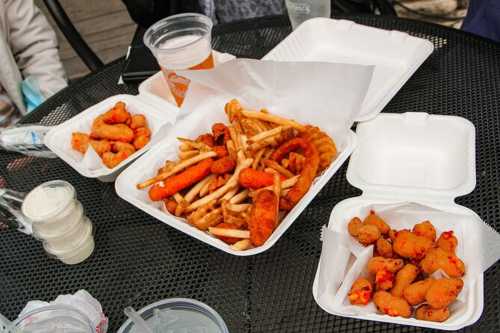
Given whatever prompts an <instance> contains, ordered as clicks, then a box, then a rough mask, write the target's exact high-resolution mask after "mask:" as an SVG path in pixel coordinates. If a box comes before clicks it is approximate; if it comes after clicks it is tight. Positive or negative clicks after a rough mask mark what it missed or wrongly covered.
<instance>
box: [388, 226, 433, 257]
mask: <svg viewBox="0 0 500 333" xmlns="http://www.w3.org/2000/svg"><path fill="white" fill-rule="evenodd" d="M432 246H433V242H432V241H431V240H430V239H428V238H426V237H423V236H417V235H415V234H414V233H412V232H410V231H408V230H401V231H398V232H397V233H396V239H395V240H394V243H393V246H392V249H393V250H394V252H396V253H397V254H398V255H400V256H401V257H403V258H409V259H417V260H418V259H421V258H423V257H424V256H425V254H426V253H427V251H429V249H430V248H431V247H432Z"/></svg>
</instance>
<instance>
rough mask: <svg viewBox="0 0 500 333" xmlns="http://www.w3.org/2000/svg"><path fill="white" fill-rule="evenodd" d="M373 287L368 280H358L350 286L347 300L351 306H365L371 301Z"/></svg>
mask: <svg viewBox="0 0 500 333" xmlns="http://www.w3.org/2000/svg"><path fill="white" fill-rule="evenodd" d="M372 296H373V285H372V283H371V282H370V280H368V279H365V278H358V279H357V280H356V281H354V283H353V284H352V287H351V290H350V291H349V294H348V296H347V297H348V298H349V301H350V302H351V304H353V305H366V304H368V303H369V302H370V301H371V300H372Z"/></svg>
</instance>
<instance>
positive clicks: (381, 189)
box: [313, 113, 484, 330]
mask: <svg viewBox="0 0 500 333" xmlns="http://www.w3.org/2000/svg"><path fill="white" fill-rule="evenodd" d="M356 135H357V139H358V146H357V148H356V150H355V151H354V152H353V154H352V156H351V159H350V162H349V166H348V170H347V178H348V180H349V182H350V183H351V184H352V185H354V186H356V187H358V188H360V189H362V190H363V194H362V195H361V196H359V197H356V198H350V199H347V200H344V201H342V202H340V203H339V204H337V205H336V206H335V207H334V209H333V211H332V213H331V216H330V222H329V224H328V228H329V229H331V230H334V231H336V232H338V233H340V234H344V235H345V237H346V238H348V239H350V241H349V242H350V244H357V243H356V241H355V240H354V239H352V238H351V237H350V236H348V231H347V224H348V222H349V220H350V219H351V218H352V217H354V216H359V217H361V218H363V217H364V216H365V215H366V214H367V213H368V211H369V210H370V209H372V208H374V207H378V208H376V209H375V210H376V211H377V213H379V214H380V215H381V216H382V217H383V218H386V222H387V223H388V224H389V225H391V224H393V225H392V226H393V227H395V228H396V229H402V228H410V227H412V226H413V225H414V224H416V223H418V222H421V221H423V220H426V219H430V220H431V221H432V222H433V223H434V225H435V227H436V229H437V231H438V233H440V232H442V231H445V230H449V229H452V230H454V231H455V232H456V236H457V238H458V240H459V247H458V249H457V255H458V256H459V257H460V258H462V260H463V261H464V263H465V265H466V269H467V272H466V275H465V277H464V282H465V287H464V290H463V291H462V293H461V295H459V297H462V298H463V302H462V303H460V302H457V304H455V305H453V306H454V307H453V308H452V316H451V317H450V318H449V319H448V320H447V321H445V322H443V323H435V322H428V321H422V320H417V319H414V318H408V319H406V318H402V317H390V316H387V315H382V314H379V313H377V311H376V310H375V308H373V311H372V312H371V313H364V312H363V311H357V312H356V310H355V309H356V307H353V306H350V304H349V303H348V301H347V302H345V303H342V304H344V306H343V307H341V308H339V307H338V306H335V305H334V304H338V302H341V301H342V299H340V298H341V297H342V295H344V294H345V291H346V290H347V291H348V290H349V289H350V284H352V279H355V278H357V276H354V275H353V273H351V274H349V272H350V270H351V269H354V268H353V267H354V266H355V265H356V261H357V260H358V259H356V258H358V255H356V256H354V255H353V252H351V251H347V249H346V248H345V247H342V245H340V244H338V245H336V246H337V249H336V250H335V251H332V252H329V253H322V255H321V256H322V258H321V259H320V265H318V270H317V272H316V278H315V281H314V285H313V295H314V298H315V300H316V302H317V303H318V305H319V306H320V307H321V308H323V309H324V310H325V311H327V312H329V313H331V314H335V315H340V316H346V317H353V318H358V319H366V320H375V321H382V322H390V323H397V324H404V325H412V326H422V327H428V328H436V329H445V330H457V329H460V328H462V327H465V326H468V325H471V324H473V323H474V322H475V321H477V320H478V319H479V317H480V316H481V313H482V311H483V303H484V295H483V273H482V269H481V268H480V267H479V266H480V265H479V264H478V263H477V262H478V261H480V260H478V253H476V252H477V251H475V250H474V249H475V248H477V244H478V243H480V242H481V241H484V237H482V236H483V235H482V233H483V232H484V226H483V225H484V222H483V221H482V220H481V218H480V217H479V216H478V215H477V214H475V213H474V212H473V211H471V210H470V209H468V208H465V207H462V206H460V205H457V204H455V203H454V199H455V197H457V196H459V195H465V194H467V193H469V192H471V191H472V190H473V189H474V187H475V174H476V171H475V128H474V125H473V124H472V123H470V122H469V121H468V120H466V119H464V118H460V117H454V116H439V115H428V114H425V113H405V114H381V115H379V116H377V117H376V118H375V119H374V120H372V121H369V122H365V123H361V124H359V125H358V127H357V132H356ZM390 205H392V206H395V205H396V206H395V207H393V208H392V210H391V208H387V207H389V206H390ZM399 205H401V206H399ZM411 205H415V206H418V207H424V208H419V209H418V210H416V208H415V210H412V209H410V208H408V207H412V206H411ZM381 207H382V208H381ZM384 207H385V208H384ZM384 210H385V212H384ZM385 214H392V215H388V216H387V215H385ZM433 218H434V219H433ZM353 248H355V247H354V246H353ZM330 249H331V248H330ZM471 249H472V250H471ZM341 251H343V252H341ZM322 252H323V251H322ZM332 253H336V255H340V256H341V257H342V258H348V257H349V256H351V258H352V259H351V261H350V262H349V261H348V260H347V259H346V260H345V261H343V260H335V262H332V260H325V258H329V256H331V255H332ZM339 253H343V254H344V255H341V254H339ZM358 254H359V253H358ZM323 256H324V257H323ZM331 258H332V257H330V259H331ZM325 262H326V264H325ZM481 262H482V260H481ZM321 263H324V264H323V265H327V266H326V267H325V266H322V264H321ZM326 270H333V271H336V270H338V272H340V273H339V274H341V275H340V276H341V277H342V278H341V281H346V284H345V285H341V284H338V282H334V281H333V280H331V279H330V278H327V281H329V282H328V283H329V284H330V285H329V288H331V290H328V292H327V293H320V291H319V281H320V279H321V278H322V277H320V275H321V274H320V272H325V271H326ZM342 272H344V273H342ZM468 272H469V273H468ZM323 274H324V273H323ZM325 276H333V274H331V271H330V272H329V274H327V275H323V277H325ZM332 279H333V278H332ZM333 285H335V286H333ZM336 297H339V298H336ZM353 309H354V310H353ZM370 311H371V310H370Z"/></svg>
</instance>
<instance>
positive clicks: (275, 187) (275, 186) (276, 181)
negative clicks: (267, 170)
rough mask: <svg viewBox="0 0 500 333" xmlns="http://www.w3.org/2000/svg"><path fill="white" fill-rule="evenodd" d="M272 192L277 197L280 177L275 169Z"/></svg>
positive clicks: (279, 188)
mask: <svg viewBox="0 0 500 333" xmlns="http://www.w3.org/2000/svg"><path fill="white" fill-rule="evenodd" d="M273 192H274V194H276V196H277V197H278V199H279V197H280V194H281V179H280V174H279V173H278V172H277V171H274V179H273Z"/></svg>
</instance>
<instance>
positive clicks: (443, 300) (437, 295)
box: [425, 278, 464, 309]
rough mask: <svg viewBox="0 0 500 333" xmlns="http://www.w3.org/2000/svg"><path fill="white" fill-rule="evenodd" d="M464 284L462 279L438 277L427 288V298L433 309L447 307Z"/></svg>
mask: <svg viewBox="0 0 500 333" xmlns="http://www.w3.org/2000/svg"><path fill="white" fill-rule="evenodd" d="M463 286H464V282H463V281H462V279H448V278H443V279H438V280H436V281H434V282H433V283H432V284H431V286H430V288H429V290H427V293H426V294H425V300H426V302H427V304H428V305H429V306H430V307H431V308H433V309H442V308H445V307H447V306H448V305H450V304H451V303H453V302H454V301H455V299H456V298H457V296H458V294H459V293H460V292H461V291H462V288H463Z"/></svg>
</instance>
